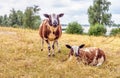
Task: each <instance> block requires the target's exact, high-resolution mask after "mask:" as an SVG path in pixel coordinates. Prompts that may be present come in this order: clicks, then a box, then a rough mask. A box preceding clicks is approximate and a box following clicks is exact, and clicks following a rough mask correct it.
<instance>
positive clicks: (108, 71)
mask: <svg viewBox="0 0 120 78" xmlns="http://www.w3.org/2000/svg"><path fill="white" fill-rule="evenodd" d="M83 43H84V44H85V45H86V47H89V46H94V47H99V48H101V49H103V50H104V51H105V54H106V57H107V60H106V62H105V63H104V64H103V65H102V66H100V67H94V66H87V65H83V64H82V63H78V62H77V61H76V58H75V57H73V59H72V60H66V61H63V60H64V59H66V58H67V57H68V53H69V50H68V49H67V48H66V47H65V44H70V45H80V44H83ZM59 44H60V46H61V53H57V52H56V56H55V57H50V58H48V56H47V54H48V53H47V52H48V50H47V44H46V43H45V46H44V51H42V52H41V51H40V47H41V46H40V37H39V34H38V31H37V30H36V31H35V30H30V29H17V28H6V27H0V78H120V38H119V37H102V36H99V37H94V36H86V35H70V34H64V33H63V35H62V37H61V38H60V39H59ZM56 51H57V49H56Z"/></svg>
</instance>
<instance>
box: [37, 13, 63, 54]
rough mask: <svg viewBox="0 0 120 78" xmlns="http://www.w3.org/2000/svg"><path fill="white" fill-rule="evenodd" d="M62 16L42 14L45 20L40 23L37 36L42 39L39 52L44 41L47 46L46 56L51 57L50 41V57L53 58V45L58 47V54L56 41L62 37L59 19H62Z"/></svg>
mask: <svg viewBox="0 0 120 78" xmlns="http://www.w3.org/2000/svg"><path fill="white" fill-rule="evenodd" d="M63 15H64V14H63V13H61V14H58V15H56V14H51V15H50V14H44V16H45V17H46V18H47V19H45V20H43V21H42V23H41V25H40V27H39V35H40V37H41V38H42V43H41V44H42V45H41V51H42V50H43V45H44V41H46V43H47V44H48V56H50V55H51V53H50V50H51V46H50V41H53V44H52V50H53V51H52V55H53V56H55V54H54V44H55V43H56V44H57V47H58V52H60V48H59V46H58V39H59V38H60V37H61V35H62V28H61V25H60V20H59V18H60V17H62V16H63Z"/></svg>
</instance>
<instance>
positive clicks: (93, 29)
mask: <svg viewBox="0 0 120 78" xmlns="http://www.w3.org/2000/svg"><path fill="white" fill-rule="evenodd" d="M106 31H107V30H106V28H105V27H104V26H103V25H101V24H95V25H94V26H90V29H89V31H88V34H89V35H95V36H101V35H105V33H106Z"/></svg>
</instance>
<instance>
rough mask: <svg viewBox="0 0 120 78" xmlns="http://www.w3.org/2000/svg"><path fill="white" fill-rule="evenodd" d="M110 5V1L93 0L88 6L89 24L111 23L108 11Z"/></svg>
mask: <svg viewBox="0 0 120 78" xmlns="http://www.w3.org/2000/svg"><path fill="white" fill-rule="evenodd" d="M110 5H111V2H109V1H107V0H94V1H93V6H90V7H89V8H88V17H89V20H88V21H89V23H90V25H95V24H96V23H99V24H102V25H110V24H111V23H112V21H111V16H112V15H111V13H108V11H109V6H110Z"/></svg>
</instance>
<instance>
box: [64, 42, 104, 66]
mask: <svg viewBox="0 0 120 78" xmlns="http://www.w3.org/2000/svg"><path fill="white" fill-rule="evenodd" d="M84 46H85V45H84V44H82V45H80V46H70V45H66V47H67V48H69V49H70V52H69V57H70V56H73V55H75V56H76V57H77V60H78V61H82V62H83V63H84V64H87V65H92V66H99V65H102V63H103V62H104V61H105V54H104V51H102V50H101V49H99V48H95V47H88V48H83V47H84Z"/></svg>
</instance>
